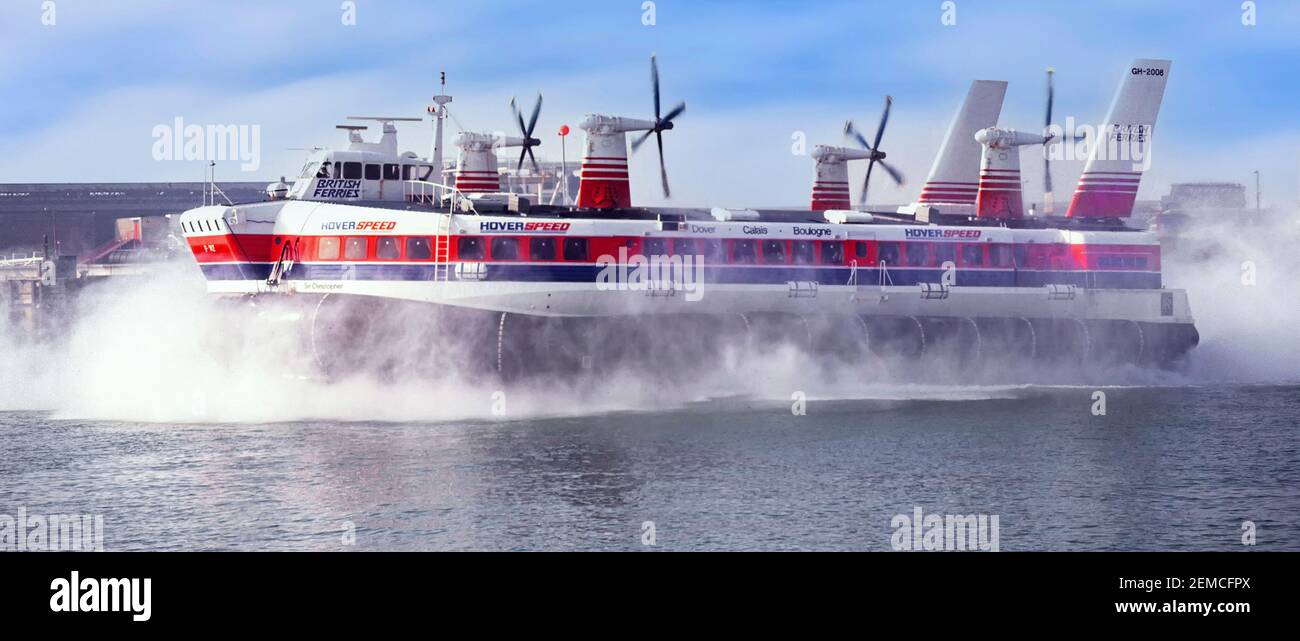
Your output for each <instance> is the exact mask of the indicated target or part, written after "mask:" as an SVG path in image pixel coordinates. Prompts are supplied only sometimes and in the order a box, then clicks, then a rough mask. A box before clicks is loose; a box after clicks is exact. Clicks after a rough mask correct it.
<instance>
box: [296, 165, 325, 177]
mask: <svg viewBox="0 0 1300 641" xmlns="http://www.w3.org/2000/svg"><path fill="white" fill-rule="evenodd" d="M317 169H320V163H315V162H309V163H307V164H305V165H303V166H302V174H301V175H300V176H299V177H300V178H311V177H312V176H315V175H316V170H317Z"/></svg>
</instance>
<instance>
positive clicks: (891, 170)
mask: <svg viewBox="0 0 1300 641" xmlns="http://www.w3.org/2000/svg"><path fill="white" fill-rule="evenodd" d="M880 166H881V167H883V168H884V169H885V172H886V173H888V174H889V177H890V178H893V179H894V184H895V185H898V186H900V187H901V186H902V185H903V184H904V183H906V182H907V179H905V178H903V172H901V171H899V170H898V168H897V167H895V166H893V165H891V164H889V163H887V162H885V161H883V160H881V161H880Z"/></svg>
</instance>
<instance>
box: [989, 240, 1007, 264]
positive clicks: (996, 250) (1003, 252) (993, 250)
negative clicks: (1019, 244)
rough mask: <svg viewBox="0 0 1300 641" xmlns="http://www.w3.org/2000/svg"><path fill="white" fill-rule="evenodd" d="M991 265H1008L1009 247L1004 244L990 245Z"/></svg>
mask: <svg viewBox="0 0 1300 641" xmlns="http://www.w3.org/2000/svg"><path fill="white" fill-rule="evenodd" d="M989 265H992V266H993V267H1006V266H1007V248H1006V247H1003V246H1002V245H989Z"/></svg>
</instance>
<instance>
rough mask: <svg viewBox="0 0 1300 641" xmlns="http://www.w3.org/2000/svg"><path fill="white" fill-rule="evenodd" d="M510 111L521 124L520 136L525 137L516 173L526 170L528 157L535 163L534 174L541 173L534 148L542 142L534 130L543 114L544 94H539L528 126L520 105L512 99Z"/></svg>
mask: <svg viewBox="0 0 1300 641" xmlns="http://www.w3.org/2000/svg"><path fill="white" fill-rule="evenodd" d="M510 110H511V111H513V112H514V114H515V120H516V121H518V122H519V135H521V136H523V139H524V143H523V144H522V145H520V149H519V164H518V166H516V167H515V171H519V170H520V169H523V168H524V157H525V156H527V157H528V159H529V160H531V161H532V163H533V172H535V173H540V170H539V169H538V168H537V157H536V156H534V155H533V147H536V146H537V145H540V144H542V141H540V140H538V139H536V138H534V137H533V129H534V128H535V127H537V116H538V114H540V113H542V94H540V93H539V94H537V102H536V104H534V105H533V115H532V116H529V118H528V124H527V125H525V124H524V114H523V113H521V112H520V111H519V105H518V104H517V103H516V102H515V99H514V98H511V99H510Z"/></svg>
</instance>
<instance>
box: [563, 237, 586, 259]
mask: <svg viewBox="0 0 1300 641" xmlns="http://www.w3.org/2000/svg"><path fill="white" fill-rule="evenodd" d="M564 260H587V239H586V238H565V239H564Z"/></svg>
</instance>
